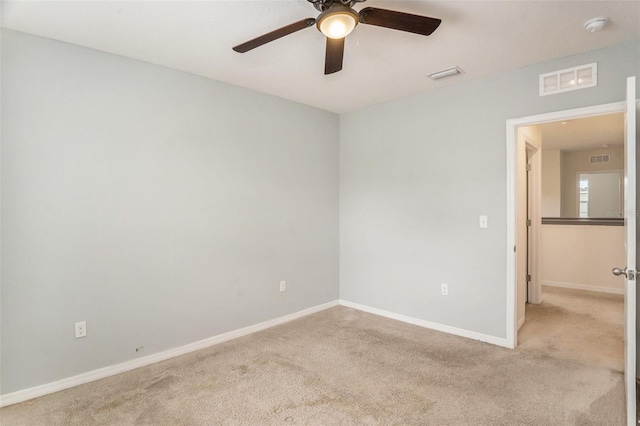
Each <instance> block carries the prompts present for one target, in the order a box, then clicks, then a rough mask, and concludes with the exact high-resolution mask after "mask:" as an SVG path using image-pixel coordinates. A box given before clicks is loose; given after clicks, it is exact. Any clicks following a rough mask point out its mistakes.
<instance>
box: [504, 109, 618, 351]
mask: <svg viewBox="0 0 640 426" xmlns="http://www.w3.org/2000/svg"><path fill="white" fill-rule="evenodd" d="M624 111H625V103H624V102H617V103H612V104H605V105H597V106H593V107H586V108H578V109H573V110H567V111H559V112H553V113H548V114H541V115H537V116H531V117H525V118H521V119H514V120H508V121H507V158H508V159H510V160H509V161H508V162H507V177H508V179H507V209H508V211H507V268H506V269H507V318H508V321H507V336H506V337H507V344H508V346H509V347H512V348H515V347H516V346H517V331H518V325H520V324H519V322H520V321H522V319H521V318H519V316H518V310H517V309H518V302H520V304H522V298H520V299H519V298H518V294H519V293H518V273H519V272H518V271H520V272H522V271H523V269H522V268H523V266H521V265H522V261H520V262H518V259H522V258H523V257H522V251H524V252H525V253H526V252H527V249H526V248H524V249H523V248H522V247H523V246H522V244H523V243H522V241H520V244H518V238H517V231H516V230H517V229H518V220H519V219H520V221H521V222H522V213H520V216H518V204H519V203H518V198H517V197H518V194H519V193H522V192H521V191H518V184H519V182H522V178H520V179H518V164H519V162H518V159H519V158H520V159H522V158H523V157H522V155H521V156H520V157H519V156H518V152H519V151H518V150H519V147H520V150H521V152H523V153H526V150H524V149H523V148H524V146H526V145H524V146H523V145H521V144H523V143H525V142H523V140H524V141H526V140H528V141H529V142H530V145H533V146H536V145H537V146H539V143H536V139H537V140H539V138H537V137H536V136H535V134H533V133H531V131H530V132H529V135H528V136H527V137H521V138H519V134H520V135H521V133H520V132H519V131H518V130H520V129H524V130H527V129H528V130H531V129H535V126H540V125H543V124H547V123H555V122H560V123H561V122H566V121H572V120H578V119H581V118H587V117H596V116H601V115H606V114H615V113H624ZM532 141H533V143H531V142H532ZM538 152H540V151H538ZM524 155H526V154H524ZM596 160H597V159H596ZM532 167H533V165H532ZM532 179H536V178H534V177H533V176H532ZM525 185H526V184H525ZM525 192H526V191H525ZM533 198H535V197H533ZM525 199H526V197H525ZM520 205H521V206H522V201H521V202H520ZM526 209H527V207H526V203H525V207H524V210H522V208H521V209H520V211H521V212H522V211H526ZM540 210H541V209H540ZM532 222H533V220H532ZM534 240H535V237H534ZM537 241H539V239H537ZM525 244H526V239H525ZM518 246H520V247H521V250H520V256H519V255H518V250H517V249H518ZM524 247H526V245H525V246H524ZM534 253H535V249H534ZM525 259H526V257H525ZM518 265H520V267H518ZM525 265H526V263H525ZM613 266H615V265H611V267H613ZM524 267H525V268H526V266H524ZM533 275H535V273H534V274H532V280H531V281H530V284H529V300H530V301H531V302H533V303H535V302H538V303H539V301H538V300H540V301H541V289H540V287H541V283H540V280H536V279H535V278H534V276H533ZM538 275H539V274H538ZM525 276H526V274H525ZM520 288H522V286H520ZM532 293H534V294H535V293H537V294H538V295H540V298H539V299H537V300H536V299H535V298H534V297H532ZM524 321H526V318H525V320H524Z"/></svg>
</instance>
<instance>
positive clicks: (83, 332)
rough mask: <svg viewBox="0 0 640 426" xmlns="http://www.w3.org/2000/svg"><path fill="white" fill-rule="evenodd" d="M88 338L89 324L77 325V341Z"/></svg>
mask: <svg viewBox="0 0 640 426" xmlns="http://www.w3.org/2000/svg"><path fill="white" fill-rule="evenodd" d="M81 337H87V322H86V321H80V322H77V323H76V339H79V338H81Z"/></svg>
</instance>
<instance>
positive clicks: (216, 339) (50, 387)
mask: <svg viewBox="0 0 640 426" xmlns="http://www.w3.org/2000/svg"><path fill="white" fill-rule="evenodd" d="M338 304H339V302H338V300H334V301H332V302H328V303H325V304H322V305H318V306H313V307H311V308H308V309H303V310H302V311H299V312H294V313H293V314H289V315H285V316H283V317H280V318H276V319H272V320H269V321H265V322H261V323H259V324H255V325H250V326H249V327H244V328H241V329H238V330H233V331H230V332H227V333H223V334H219V335H217V336H213V337H209V338H207V339H204V340H199V341H197V342H193V343H189V344H187V345H184V346H180V347H177V348H173V349H169V350H166V351H163V352H159V353H156V354H153V355H149V356H145V357H143V358H137V359H133V360H131V361H126V362H123V363H121V364H116V365H112V366H109V367H104V368H99V369H97V370H93V371H88V372H86V373H82V374H79V375H77V376H73V377H68V378H66V379H62V380H58V381H55V382H52V383H46V384H44V385H40V386H34V387H32V388H28V389H23V390H19V391H16V392H12V393H8V394H5V395H0V407H5V406H7V405H12V404H17V403H19V402H23V401H27V400H29V399H33V398H37V397H39V396H43V395H48V394H50V393H54V392H58V391H61V390H63V389H68V388H71V387H74V386H78V385H82V384H85V383H89V382H93V381H94V380H99V379H103V378H105V377H109V376H114V375H116V374H120V373H124V372H125V371H130V370H133V369H136V368H140V367H144V366H146V365H150V364H154V363H156V362H160V361H164V360H167V359H169V358H174V357H177V356H180V355H184V354H188V353H190V352H194V351H197V350H200V349H204V348H208V347H210V346H213V345H217V344H219V343H223V342H227V341H229V340H233V339H237V338H238V337H242V336H246V335H248V334H252V333H256V332H258V331H262V330H266V329H268V328H271V327H275V326H277V325H281V324H284V323H287V322H289V321H293V320H296V319H298V318H302V317H305V316H307V315H311V314H315V313H316V312H320V311H324V310H325V309H329V308H332V307H334V306H338Z"/></svg>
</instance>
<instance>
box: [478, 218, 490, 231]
mask: <svg viewBox="0 0 640 426" xmlns="http://www.w3.org/2000/svg"><path fill="white" fill-rule="evenodd" d="M488 227H489V217H488V216H480V228H482V229H485V228H488Z"/></svg>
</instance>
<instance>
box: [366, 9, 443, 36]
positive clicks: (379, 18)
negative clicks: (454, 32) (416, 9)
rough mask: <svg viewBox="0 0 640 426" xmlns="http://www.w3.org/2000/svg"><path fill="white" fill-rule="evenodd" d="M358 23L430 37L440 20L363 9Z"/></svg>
mask: <svg viewBox="0 0 640 426" xmlns="http://www.w3.org/2000/svg"><path fill="white" fill-rule="evenodd" d="M359 13H360V22H362V23H363V24H369V25H376V26H378V27H385V28H392V29H394V30H400V31H406V32H409V33H414V34H421V35H426V36H428V35H430V34H431V33H433V32H434V31H435V30H436V29H437V28H438V26H439V25H440V22H442V20H440V19H437V18H429V17H428V16H420V15H412V14H410V13H404V12H396V11H395V10H386V9H378V8H375V7H365V8H364V9H362V10H361V11H360V12H359Z"/></svg>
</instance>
